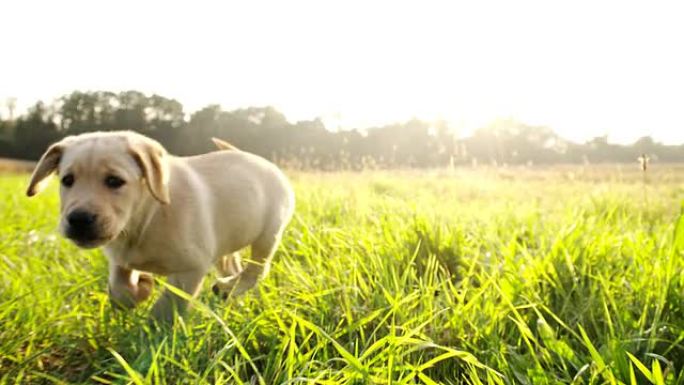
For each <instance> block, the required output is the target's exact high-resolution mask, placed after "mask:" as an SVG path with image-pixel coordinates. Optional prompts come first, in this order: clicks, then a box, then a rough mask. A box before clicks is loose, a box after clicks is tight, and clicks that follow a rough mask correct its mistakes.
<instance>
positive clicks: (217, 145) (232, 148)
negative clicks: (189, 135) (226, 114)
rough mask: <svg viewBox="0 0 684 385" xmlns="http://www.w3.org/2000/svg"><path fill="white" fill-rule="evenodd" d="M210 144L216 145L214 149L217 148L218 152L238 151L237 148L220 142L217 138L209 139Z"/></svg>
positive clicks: (222, 141) (223, 141)
mask: <svg viewBox="0 0 684 385" xmlns="http://www.w3.org/2000/svg"><path fill="white" fill-rule="evenodd" d="M211 140H212V142H214V144H215V145H216V147H218V148H219V150H231V151H240V149H239V148H237V147H235V146H233V145H232V144H230V143H228V142H226V141H225V140H221V139H219V138H211Z"/></svg>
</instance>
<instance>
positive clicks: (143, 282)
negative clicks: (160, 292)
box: [135, 274, 154, 302]
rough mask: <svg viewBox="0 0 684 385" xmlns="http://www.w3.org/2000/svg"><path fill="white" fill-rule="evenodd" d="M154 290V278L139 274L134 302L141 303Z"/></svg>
mask: <svg viewBox="0 0 684 385" xmlns="http://www.w3.org/2000/svg"><path fill="white" fill-rule="evenodd" d="M153 289H154V277H153V276H152V275H150V274H140V277H139V278H138V284H137V285H136V288H135V301H136V302H142V301H144V300H146V299H148V298H149V297H150V295H152V290H153Z"/></svg>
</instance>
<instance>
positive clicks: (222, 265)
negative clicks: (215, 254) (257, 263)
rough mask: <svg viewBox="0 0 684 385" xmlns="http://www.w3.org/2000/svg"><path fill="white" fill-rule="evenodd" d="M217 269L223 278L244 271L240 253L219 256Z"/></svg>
mask: <svg viewBox="0 0 684 385" xmlns="http://www.w3.org/2000/svg"><path fill="white" fill-rule="evenodd" d="M216 271H217V273H218V276H219V277H221V278H225V277H232V276H235V275H238V274H240V272H241V271H242V263H241V261H240V253H238V252H237V251H236V252H234V253H230V254H226V255H224V256H221V257H219V259H218V260H217V261H216Z"/></svg>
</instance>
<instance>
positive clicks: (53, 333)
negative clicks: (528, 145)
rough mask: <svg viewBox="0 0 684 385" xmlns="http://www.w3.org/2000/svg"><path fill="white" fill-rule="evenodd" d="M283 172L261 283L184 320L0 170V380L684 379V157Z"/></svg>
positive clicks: (202, 300)
mask: <svg viewBox="0 0 684 385" xmlns="http://www.w3.org/2000/svg"><path fill="white" fill-rule="evenodd" d="M288 174H289V175H290V176H291V179H292V181H293V184H294V186H295V189H296V194H297V210H296V215H295V218H294V219H293V221H292V223H291V224H290V226H289V227H288V230H287V231H286V234H285V237H284V240H283V243H282V245H281V247H280V248H279V251H278V253H277V255H276V257H275V260H274V266H273V268H272V270H271V273H270V275H269V276H268V277H267V279H266V280H264V281H263V282H262V283H261V284H260V285H259V286H258V287H257V288H256V289H255V290H253V291H251V292H249V293H248V294H246V295H245V296H243V297H240V298H237V299H230V300H228V301H222V300H219V299H218V298H216V297H215V296H214V295H213V294H212V293H211V290H208V288H209V287H210V285H211V283H212V282H211V281H212V279H211V277H210V278H209V279H207V280H206V281H205V284H204V286H205V290H203V292H202V294H201V295H200V296H199V297H198V298H197V300H196V301H194V306H193V309H192V311H191V312H190V313H189V315H188V316H187V317H186V318H185V319H184V320H182V321H181V322H178V323H177V324H176V325H175V326H174V327H172V328H155V327H153V326H151V325H150V323H149V322H148V317H147V316H148V310H149V307H150V305H151V303H152V301H149V302H147V303H145V304H144V306H142V307H140V308H138V309H136V310H135V311H133V312H116V311H114V310H112V309H111V307H110V305H109V301H108V298H107V289H106V281H107V280H106V275H107V272H106V270H107V268H106V260H105V257H104V256H103V255H102V253H101V252H100V251H84V250H79V249H78V248H76V247H75V246H73V245H71V244H70V243H69V242H67V241H66V240H64V239H62V238H61V237H60V236H59V235H58V234H57V232H56V224H57V216H58V213H57V211H58V197H57V183H55V182H54V181H53V183H52V184H51V187H50V189H49V190H48V191H46V192H45V193H43V194H42V195H39V196H38V197H36V198H32V199H28V198H26V197H25V196H24V189H25V186H26V181H27V176H26V175H22V174H16V175H6V176H2V177H0V216H1V217H0V218H1V219H0V221H1V222H0V384H2V385H5V384H43V383H45V384H53V383H54V384H81V383H82V384H86V383H88V384H93V383H94V384H128V383H132V384H148V383H150V384H299V383H301V384H485V383H491V384H623V383H624V384H649V383H654V384H684V258H683V256H684V219H682V217H681V211H682V204H681V202H682V200H683V199H684V169H682V168H677V167H670V166H654V167H652V168H651V169H649V171H648V175H647V176H646V177H644V176H643V175H642V174H641V171H640V170H639V169H638V167H637V166H636V165H628V166H621V167H618V166H603V167H592V166H567V167H555V168H534V169H529V168H498V169H490V168H479V169H477V170H473V169H468V168H463V169H459V168H457V169H454V170H433V171H423V172H419V171H410V170H404V171H366V172H359V173H351V172H348V173H347V172H338V173H316V172H295V171H292V172H289V173H288ZM161 286H163V282H158V283H157V290H156V292H157V293H158V292H159V291H160V290H159V289H160V287H161Z"/></svg>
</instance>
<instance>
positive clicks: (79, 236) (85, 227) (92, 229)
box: [66, 210, 100, 245]
mask: <svg viewBox="0 0 684 385" xmlns="http://www.w3.org/2000/svg"><path fill="white" fill-rule="evenodd" d="M66 219H67V224H68V226H67V230H66V236H67V237H69V238H70V239H72V240H74V241H75V242H76V243H77V244H79V245H80V244H88V243H91V242H93V241H96V240H97V239H98V238H99V235H100V234H99V231H98V226H97V214H94V213H91V212H89V211H85V210H74V211H72V212H71V213H69V215H68V216H67V218H66Z"/></svg>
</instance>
